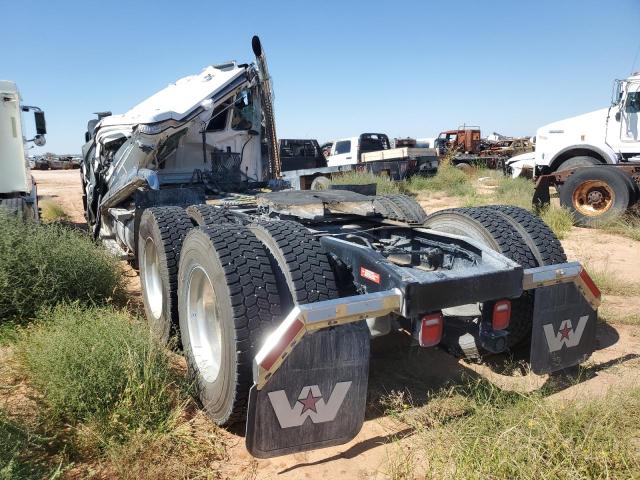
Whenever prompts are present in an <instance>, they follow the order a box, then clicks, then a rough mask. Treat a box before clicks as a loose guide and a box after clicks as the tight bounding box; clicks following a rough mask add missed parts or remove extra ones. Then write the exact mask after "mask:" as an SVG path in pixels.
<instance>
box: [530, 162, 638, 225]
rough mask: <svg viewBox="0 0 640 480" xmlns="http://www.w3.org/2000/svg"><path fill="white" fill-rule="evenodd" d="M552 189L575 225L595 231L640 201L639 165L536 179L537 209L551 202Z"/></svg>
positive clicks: (596, 167) (582, 169)
mask: <svg viewBox="0 0 640 480" xmlns="http://www.w3.org/2000/svg"><path fill="white" fill-rule="evenodd" d="M550 187H555V188H556V190H557V191H558V193H559V197H560V205H562V206H563V207H565V208H567V209H569V210H570V211H571V213H572V214H573V218H574V221H575V223H576V225H580V226H584V227H595V226H598V225H599V224H603V223H606V222H607V221H610V220H611V219H613V218H615V217H617V216H619V215H621V214H623V213H625V212H626V211H627V210H628V209H630V208H632V207H633V206H634V205H635V204H636V203H637V202H638V200H639V199H640V162H636V163H633V162H627V163H619V164H616V165H594V166H592V167H578V168H570V169H566V170H560V171H555V172H553V173H550V174H547V175H540V176H538V177H537V179H536V188H535V191H534V195H533V204H534V206H535V207H540V206H545V205H548V204H549V203H550V201H551V194H550V192H549V188H550Z"/></svg>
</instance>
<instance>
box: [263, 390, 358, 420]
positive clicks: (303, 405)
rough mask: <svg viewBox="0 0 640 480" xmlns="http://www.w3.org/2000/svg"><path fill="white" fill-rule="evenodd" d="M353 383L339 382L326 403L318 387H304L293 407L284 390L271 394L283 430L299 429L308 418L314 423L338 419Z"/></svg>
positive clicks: (270, 397)
mask: <svg viewBox="0 0 640 480" xmlns="http://www.w3.org/2000/svg"><path fill="white" fill-rule="evenodd" d="M349 387H351V382H339V383H336V386H335V387H333V392H331V395H330V396H329V400H328V401H326V402H325V401H324V399H323V398H322V394H321V393H320V388H319V387H318V385H308V386H305V387H302V390H300V395H298V399H297V400H296V403H295V404H294V405H293V407H291V403H290V402H289V399H288V398H287V394H286V392H285V391H284V390H277V391H275V392H269V393H268V395H269V400H270V401H271V406H272V407H273V410H274V411H275V412H276V417H278V422H280V427H281V428H290V427H299V426H301V425H302V424H303V423H304V422H305V420H306V419H307V418H310V419H311V421H312V422H313V423H322V422H330V421H332V420H334V419H335V418H336V415H337V414H338V410H339V409H340V405H342V402H343V401H344V397H346V395H347V392H348V391H349Z"/></svg>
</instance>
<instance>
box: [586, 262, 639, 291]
mask: <svg viewBox="0 0 640 480" xmlns="http://www.w3.org/2000/svg"><path fill="white" fill-rule="evenodd" d="M584 265H585V268H586V269H587V272H589V276H590V277H591V279H592V280H593V281H594V282H595V284H596V285H597V286H598V288H599V289H600V291H601V292H602V293H605V294H609V295H620V296H627V297H629V296H636V295H640V283H638V282H630V281H629V280H625V279H622V278H620V277H618V276H617V275H616V273H615V272H614V271H611V270H609V269H608V268H607V267H604V268H603V267H595V266H593V265H591V264H590V263H589V262H584Z"/></svg>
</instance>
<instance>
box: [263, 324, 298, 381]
mask: <svg viewBox="0 0 640 480" xmlns="http://www.w3.org/2000/svg"><path fill="white" fill-rule="evenodd" d="M303 328H304V323H302V322H301V321H300V320H295V321H293V323H291V325H289V327H287V330H286V331H285V332H284V333H283V334H282V335H281V336H280V338H278V339H277V341H276V343H275V345H273V347H271V350H270V351H269V353H267V355H266V356H265V357H264V359H263V360H262V361H261V362H260V366H261V367H262V368H264V369H265V370H269V369H270V368H271V367H272V366H273V364H274V363H275V362H276V360H278V358H280V357H281V356H282V354H283V353H284V351H285V350H286V349H287V347H288V346H289V344H290V343H291V342H292V340H293V339H294V338H296V336H297V335H298V333H299V332H300V330H302V329H303Z"/></svg>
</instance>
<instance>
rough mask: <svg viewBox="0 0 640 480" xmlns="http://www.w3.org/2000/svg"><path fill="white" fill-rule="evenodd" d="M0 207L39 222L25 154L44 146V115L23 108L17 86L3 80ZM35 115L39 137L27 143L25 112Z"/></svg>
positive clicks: (0, 114) (33, 184) (0, 132)
mask: <svg viewBox="0 0 640 480" xmlns="http://www.w3.org/2000/svg"><path fill="white" fill-rule="evenodd" d="M0 98H1V101H0V206H1V207H3V208H5V209H8V210H10V211H11V212H13V213H16V214H18V215H19V216H20V217H22V218H24V219H33V220H37V219H38V194H37V188H36V182H35V181H34V179H33V176H32V175H31V167H30V163H29V160H28V158H27V156H26V154H25V151H26V146H27V144H28V143H33V144H34V145H37V146H39V147H41V146H43V145H44V144H45V134H46V133H47V129H46V123H45V117H44V112H43V111H42V110H41V109H40V108H38V107H34V106H29V105H24V104H22V98H21V97H20V92H19V91H18V88H17V86H16V84H15V83H14V82H11V81H8V80H0ZM29 111H32V112H34V120H35V130H36V134H35V136H34V137H33V138H32V139H29V140H27V138H26V136H25V131H24V129H23V125H24V123H23V119H22V112H29Z"/></svg>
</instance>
